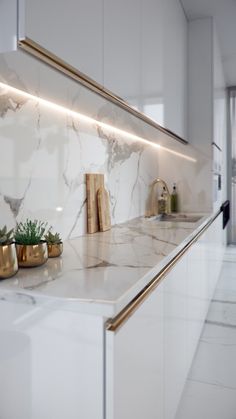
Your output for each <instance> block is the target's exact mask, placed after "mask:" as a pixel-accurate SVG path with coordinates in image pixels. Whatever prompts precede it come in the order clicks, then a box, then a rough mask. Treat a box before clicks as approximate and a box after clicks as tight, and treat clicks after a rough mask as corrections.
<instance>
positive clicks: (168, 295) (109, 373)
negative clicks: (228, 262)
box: [105, 216, 223, 419]
mask: <svg viewBox="0 0 236 419" xmlns="http://www.w3.org/2000/svg"><path fill="white" fill-rule="evenodd" d="M221 223H222V217H221V216H219V217H217V219H216V220H215V221H214V223H213V224H211V226H210V227H209V228H208V229H207V230H206V231H205V232H204V234H202V235H201V236H200V238H199V239H198V240H197V241H196V242H195V243H194V244H193V245H192V246H191V247H190V248H189V249H188V250H187V252H186V253H185V254H184V255H183V256H182V257H181V258H180V260H179V261H178V262H177V264H176V265H175V266H174V268H173V269H172V270H171V271H170V272H169V273H168V274H167V275H166V277H165V278H164V280H163V281H162V282H161V283H160V285H159V286H158V287H157V288H155V289H154V290H153V291H152V293H150V295H149V296H148V297H147V298H146V300H145V301H144V302H143V303H142V304H141V305H140V306H139V308H138V309H136V311H135V312H134V313H133V314H132V315H131V317H130V318H128V320H127V321H126V322H125V323H124V324H123V325H122V326H121V327H120V328H119V329H118V330H117V331H115V332H113V331H108V330H107V331H106V336H105V341H106V389H105V394H106V416H105V418H106V419H143V418H146V419H174V418H175V414H176V411H177V409H178V404H179V402H180V398H181V394H182V391H183V388H184V385H185V382H186V379H187V375H188V372H189V369H190V367H191V363H192V361H193V357H194V354H195V351H196V348H197V344H198V341H199V337H200V334H201V330H202V327H203V325H204V321H205V318H206V315H207V310H208V307H209V303H210V300H211V298H212V296H213V293H214V289H215V286H216V283H217V280H218V277H219V273H220V267H221V263H222V255H223V245H222V225H221Z"/></svg>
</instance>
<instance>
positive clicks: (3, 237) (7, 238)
mask: <svg viewBox="0 0 236 419" xmlns="http://www.w3.org/2000/svg"><path fill="white" fill-rule="evenodd" d="M13 231H14V229H12V230H9V231H7V226H6V225H5V226H4V227H3V228H2V229H1V228H0V245H1V244H2V245H5V244H10V243H12V241H13Z"/></svg>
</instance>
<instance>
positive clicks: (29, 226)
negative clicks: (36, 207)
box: [15, 218, 47, 245]
mask: <svg viewBox="0 0 236 419" xmlns="http://www.w3.org/2000/svg"><path fill="white" fill-rule="evenodd" d="M46 228H47V223H45V222H43V221H39V220H33V221H31V220H29V219H28V218H27V220H26V221H25V222H21V223H19V224H17V226H16V230H15V241H16V243H17V244H30V245H35V244H38V243H40V241H41V240H43V237H44V234H45V231H46Z"/></svg>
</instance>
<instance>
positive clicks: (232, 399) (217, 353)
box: [176, 247, 236, 419]
mask: <svg viewBox="0 0 236 419" xmlns="http://www.w3.org/2000/svg"><path fill="white" fill-rule="evenodd" d="M176 419H236V247H231V248H228V249H227V251H226V254H225V257H224V263H223V267H222V271H221V276H220V279H219V283H218V285H217V289H216V292H215V295H214V298H213V300H212V303H211V305H210V309H209V313H208V316H207V320H206V323H205V326H204V329H203V332H202V335H201V339H200V342H199V346H198V349H197V352H196V355H195V358H194V361H193V365H192V368H191V370H190V373H189V376H188V381H187V383H186V386H185V389H184V393H183V396H182V399H181V401H180V405H179V409H178V412H177V415H176Z"/></svg>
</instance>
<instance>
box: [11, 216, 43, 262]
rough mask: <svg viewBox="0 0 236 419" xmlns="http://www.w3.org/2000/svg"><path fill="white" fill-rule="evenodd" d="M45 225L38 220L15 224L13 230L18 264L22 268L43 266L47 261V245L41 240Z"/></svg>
mask: <svg viewBox="0 0 236 419" xmlns="http://www.w3.org/2000/svg"><path fill="white" fill-rule="evenodd" d="M46 227H47V223H45V222H43V221H39V220H34V221H31V220H29V219H27V220H26V221H25V222H21V223H19V224H17V226H16V230H15V242H16V253H17V258H18V264H19V266H20V267H22V268H30V267H33V266H40V265H43V264H44V263H45V262H46V261H47V259H48V248H47V243H46V241H45V240H43V237H44V234H45V231H46Z"/></svg>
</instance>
